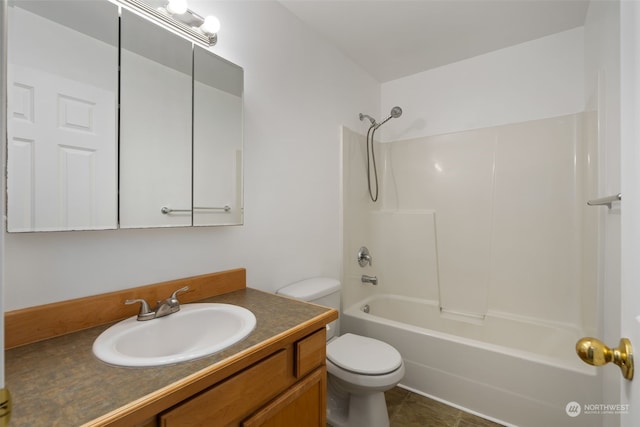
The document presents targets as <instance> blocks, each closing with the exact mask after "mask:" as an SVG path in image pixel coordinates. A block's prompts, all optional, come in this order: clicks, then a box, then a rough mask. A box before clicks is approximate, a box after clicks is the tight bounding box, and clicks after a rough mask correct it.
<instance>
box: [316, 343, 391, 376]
mask: <svg viewBox="0 0 640 427" xmlns="http://www.w3.org/2000/svg"><path fill="white" fill-rule="evenodd" d="M327 359H329V360H330V361H331V362H333V363H334V364H335V365H337V366H339V367H340V368H342V369H345V370H347V371H351V372H355V373H357V374H364V375H381V374H386V373H388V372H393V371H395V370H396V369H398V368H399V367H400V365H401V364H402V356H400V353H398V350H396V349H395V348H393V347H392V346H390V345H389V344H387V343H385V342H382V341H378V340H376V339H373V338H367V337H363V336H360V335H354V334H344V335H342V336H341V337H338V338H336V339H335V340H333V341H331V342H330V343H329V344H328V345H327Z"/></svg>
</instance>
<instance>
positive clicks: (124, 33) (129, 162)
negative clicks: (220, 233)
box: [7, 0, 243, 232]
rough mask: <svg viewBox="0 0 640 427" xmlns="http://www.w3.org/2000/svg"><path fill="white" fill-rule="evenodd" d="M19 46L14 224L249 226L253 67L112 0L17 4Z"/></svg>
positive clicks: (13, 73)
mask: <svg viewBox="0 0 640 427" xmlns="http://www.w3.org/2000/svg"><path fill="white" fill-rule="evenodd" d="M7 54H8V81H7V87H8V94H7V95H8V109H7V114H8V123H7V125H8V126H7V131H8V138H7V229H8V231H9V232H30V231H59V230H98V229H116V228H147V227H184V226H213V225H239V224H242V222H243V194H242V187H243V184H242V127H243V123H242V120H243V119H242V116H243V111H242V105H243V101H242V99H243V70H242V68H241V67H239V66H237V65H235V64H232V63H230V62H229V61H226V60H225V59H223V58H220V57H218V56H216V55H214V54H213V53H211V52H209V51H207V50H205V49H203V48H201V47H199V46H194V45H193V44H192V43H191V42H190V41H188V40H186V39H184V38H182V37H180V36H177V35H175V34H173V33H171V32H169V31H167V30H165V29H164V28H162V27H160V26H157V25H155V24H154V23H152V22H150V21H148V20H146V19H145V18H142V17H140V16H138V15H136V14H134V13H131V12H129V11H128V10H126V9H122V10H120V9H119V7H118V6H117V5H116V4H114V3H111V2H109V1H107V0H104V1H91V2H78V1H72V0H71V1H61V0H51V1H46V2H43V1H35V0H34V1H31V0H20V1H10V2H9V26H8V52H7ZM118 69H120V71H118Z"/></svg>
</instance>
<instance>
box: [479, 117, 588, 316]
mask: <svg viewBox="0 0 640 427" xmlns="http://www.w3.org/2000/svg"><path fill="white" fill-rule="evenodd" d="M581 118H582V116H581V115H570V116H563V117H558V118H551V119H545V120H536V121H532V122H525V123H518V124H513V125H508V126H503V127H500V128H499V129H498V130H497V134H498V143H497V145H496V151H495V153H496V154H495V155H496V159H495V201H494V212H493V221H494V226H493V230H494V231H493V235H492V241H491V242H490V245H491V254H492V256H491V271H492V281H491V282H492V283H491V289H490V297H489V298H490V300H491V308H492V309H493V310H497V311H508V312H511V313H519V314H521V315H525V316H534V317H538V318H543V319H555V320H557V321H561V322H574V321H576V320H577V319H579V318H580V304H579V301H580V288H581V286H580V284H581V267H582V265H581V263H582V256H581V255H582V235H581V233H582V227H581V225H582V212H583V210H585V209H586V206H585V205H586V195H585V194H583V187H584V183H583V179H582V174H580V173H579V171H582V170H583V169H584V168H586V166H587V165H586V161H587V159H586V156H583V157H580V156H578V153H577V150H576V148H577V144H578V143H582V142H584V141H578V138H577V137H578V135H579V132H578V131H579V127H580V124H581ZM581 153H582V154H583V155H584V154H586V153H585V152H584V151H582V152H581ZM592 230H593V232H594V233H595V227H594V228H592Z"/></svg>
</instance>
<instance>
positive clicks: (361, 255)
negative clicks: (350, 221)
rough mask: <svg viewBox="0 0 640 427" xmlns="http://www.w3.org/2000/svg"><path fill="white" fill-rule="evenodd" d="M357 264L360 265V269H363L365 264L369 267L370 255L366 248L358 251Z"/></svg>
mask: <svg viewBox="0 0 640 427" xmlns="http://www.w3.org/2000/svg"><path fill="white" fill-rule="evenodd" d="M358 264H360V267H364V266H366V265H367V264H369V265H371V254H370V253H369V249H367V247H366V246H363V247H361V248H360V249H359V250H358Z"/></svg>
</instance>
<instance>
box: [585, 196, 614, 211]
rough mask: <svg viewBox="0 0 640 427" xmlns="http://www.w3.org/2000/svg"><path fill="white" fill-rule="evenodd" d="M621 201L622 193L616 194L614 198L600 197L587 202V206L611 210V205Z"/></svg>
mask: <svg viewBox="0 0 640 427" xmlns="http://www.w3.org/2000/svg"><path fill="white" fill-rule="evenodd" d="M621 200H622V193H618V194H616V195H614V196H609V197H602V198H601V199H594V200H589V201H588V202H587V205H589V206H606V207H608V208H609V209H611V203H613V202H619V201H621Z"/></svg>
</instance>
